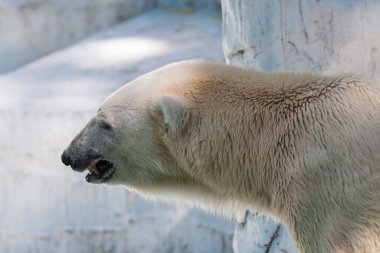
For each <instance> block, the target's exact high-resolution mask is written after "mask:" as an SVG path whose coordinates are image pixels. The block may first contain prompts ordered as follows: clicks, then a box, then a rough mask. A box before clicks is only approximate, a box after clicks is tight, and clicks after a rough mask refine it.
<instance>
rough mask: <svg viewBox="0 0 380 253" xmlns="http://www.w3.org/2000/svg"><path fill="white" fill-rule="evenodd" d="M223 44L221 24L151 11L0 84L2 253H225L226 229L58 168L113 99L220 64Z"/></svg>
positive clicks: (221, 223) (206, 218) (229, 245)
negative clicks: (165, 68) (199, 61)
mask: <svg viewBox="0 0 380 253" xmlns="http://www.w3.org/2000/svg"><path fill="white" fill-rule="evenodd" d="M220 42H221V20H220V19H213V18H210V17H209V16H208V15H207V14H200V13H194V14H191V15H169V14H167V13H163V12H160V11H153V12H149V13H147V14H144V15H142V16H139V17H137V18H134V19H132V20H130V21H128V22H125V23H122V24H120V25H118V26H115V27H113V28H112V29H109V30H105V31H104V32H101V33H98V34H96V35H94V36H93V37H91V38H89V39H87V40H85V41H83V42H81V43H79V44H78V45H75V46H73V47H71V48H67V49H65V50H61V51H58V52H55V53H53V54H51V55H49V56H47V57H45V58H42V59H41V60H38V61H36V62H34V63H32V64H30V65H27V66H26V67H23V68H21V69H19V70H17V71H14V72H11V73H9V74H5V75H2V76H0V122H1V124H0V136H1V138H0V160H1V163H0V252H7V253H25V252H62V253H63V252H67V253H75V252H78V253H79V252H93V253H97V252H110V253H119V252H120V253H121V252H123V253H124V252H152V253H153V252H154V253H160V252H205V253H206V252H226V253H227V252H231V251H232V237H233V225H232V223H230V222H228V221H225V220H223V219H220V218H216V217H213V216H209V215H206V214H205V213H203V212H201V211H197V210H192V209H188V208H187V207H184V206H167V205H159V204H152V203H150V202H147V201H144V200H142V199H140V198H139V197H137V196H136V195H135V194H133V193H129V192H127V191H126V190H125V189H124V188H122V187H106V186H93V185H90V184H87V183H86V182H85V181H84V174H79V173H75V172H73V171H71V170H70V169H68V168H67V167H65V166H63V165H62V164H61V163H60V154H61V152H62V150H63V149H64V148H65V147H66V145H68V142H69V141H70V140H71V138H72V137H73V136H74V134H75V133H77V132H78V130H79V129H80V128H81V127H82V126H83V125H84V124H85V122H86V121H87V120H88V119H89V118H90V116H91V115H93V114H94V113H95V112H96V110H97V108H98V106H99V105H100V103H101V102H102V100H103V99H104V98H105V97H107V96H108V95H109V94H110V93H111V92H112V91H114V90H116V89H117V88H118V87H120V86H121V85H123V84H125V83H127V82H128V81H130V80H132V79H133V78H135V77H137V76H139V75H141V74H143V73H145V72H147V71H150V70H153V69H155V68H157V67H159V66H162V65H163V64H166V63H169V62H173V61H178V60H183V59H191V58H204V59H211V60H217V61H222V60H223V52H222V46H221V43H220Z"/></svg>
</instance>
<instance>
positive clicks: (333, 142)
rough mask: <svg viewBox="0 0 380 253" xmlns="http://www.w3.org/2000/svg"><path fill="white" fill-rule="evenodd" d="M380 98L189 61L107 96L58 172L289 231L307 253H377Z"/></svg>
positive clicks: (345, 83)
mask: <svg viewBox="0 0 380 253" xmlns="http://www.w3.org/2000/svg"><path fill="white" fill-rule="evenodd" d="M379 151H380V92H379V90H377V89H376V88H374V87H371V86H370V85H368V84H367V83H366V82H365V81H363V80H360V79H357V78H355V77H353V76H350V75H343V76H330V77H325V76H319V75H312V74H295V73H270V74H269V73H261V72H255V71H251V70H244V69H241V68H237V67H232V66H227V65H224V64H218V63H211V62H203V61H185V62H179V63H174V64H170V65H168V66H165V67H162V68H160V69H158V70H155V71H153V72H151V73H148V74H146V75H144V76H141V77H139V78H137V79H136V80H134V81H132V82H131V83H129V84H127V85H125V86H124V87H122V88H121V89H119V90H118V91H116V92H115V93H114V94H113V95H111V96H110V97H109V98H108V99H107V100H106V101H105V102H104V104H103V105H102V106H101V107H100V109H99V111H98V113H97V115H96V116H95V117H94V118H93V119H91V120H90V122H89V123H88V124H87V125H86V126H85V127H84V129H83V130H82V131H81V132H80V133H79V134H78V136H77V137H76V138H75V139H74V140H73V141H72V143H71V144H70V146H69V147H68V148H67V149H66V150H65V151H64V153H63V154H62V161H63V162H64V163H65V164H66V165H71V167H72V168H73V169H74V170H77V171H84V170H86V169H88V170H89V172H90V173H89V174H88V175H87V177H86V179H87V181H89V182H93V183H107V184H115V185H116V184H120V185H125V186H126V187H127V188H129V189H132V190H134V191H136V192H138V193H140V194H142V195H144V196H148V197H149V198H153V199H157V198H158V199H164V200H168V201H174V202H176V201H181V202H186V203H190V204H192V205H194V206H198V207H201V208H204V209H206V210H209V211H211V212H215V213H222V214H224V215H234V214H235V213H238V212H241V211H242V210H245V209H251V210H252V209H254V210H259V211H261V212H263V213H265V214H269V215H272V216H274V217H276V218H277V219H278V220H280V221H281V222H283V223H284V224H285V225H286V227H287V228H288V230H289V231H290V233H291V235H292V236H293V238H294V241H295V242H296V245H298V247H299V249H300V251H301V252H308V253H311V252H312V253H313V252H323V253H329V252H368V253H379V252H380V154H379Z"/></svg>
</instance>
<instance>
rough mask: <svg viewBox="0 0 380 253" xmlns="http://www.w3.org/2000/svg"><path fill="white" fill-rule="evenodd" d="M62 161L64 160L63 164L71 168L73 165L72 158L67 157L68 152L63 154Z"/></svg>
mask: <svg viewBox="0 0 380 253" xmlns="http://www.w3.org/2000/svg"><path fill="white" fill-rule="evenodd" d="M61 160H62V162H63V164H64V165H66V166H69V165H70V163H71V161H70V157H69V156H68V155H67V153H66V151H63V153H62V155H61Z"/></svg>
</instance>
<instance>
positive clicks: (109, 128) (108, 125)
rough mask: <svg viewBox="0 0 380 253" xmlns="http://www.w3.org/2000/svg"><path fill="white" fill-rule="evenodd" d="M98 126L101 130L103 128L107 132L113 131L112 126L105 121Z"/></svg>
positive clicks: (99, 122)
mask: <svg viewBox="0 0 380 253" xmlns="http://www.w3.org/2000/svg"><path fill="white" fill-rule="evenodd" d="M98 124H99V126H100V127H101V128H103V129H105V130H111V129H112V126H111V125H110V124H109V123H107V122H105V121H104V120H99V121H98Z"/></svg>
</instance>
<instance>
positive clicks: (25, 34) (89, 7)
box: [0, 0, 155, 73]
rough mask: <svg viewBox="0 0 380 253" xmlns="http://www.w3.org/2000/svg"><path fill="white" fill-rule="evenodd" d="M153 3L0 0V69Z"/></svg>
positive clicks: (10, 67)
mask: <svg viewBox="0 0 380 253" xmlns="http://www.w3.org/2000/svg"><path fill="white" fill-rule="evenodd" d="M154 6H155V1H154V0H139V1H134V0H107V1H104V0H80V1H75V0H59V1H53V0H3V1H0V59H1V60H0V73H3V72H7V71H9V70H13V69H16V68H17V67H19V66H21V65H24V64H25V63H27V62H30V61H32V60H34V59H37V58H39V57H41V56H42V55H45V54H47V53H49V52H52V51H54V50H57V49H59V48H62V47H65V46H68V45H72V44H73V43H75V42H77V41H79V40H80V39H83V38H85V37H87V36H88V35H89V34H91V33H93V32H95V31H98V30H100V29H103V28H105V27H109V26H110V25H113V24H116V23H119V22H121V21H123V20H126V19H127V18H130V17H133V16H135V15H137V14H139V13H141V12H143V11H146V10H148V9H151V8H152V7H154Z"/></svg>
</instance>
